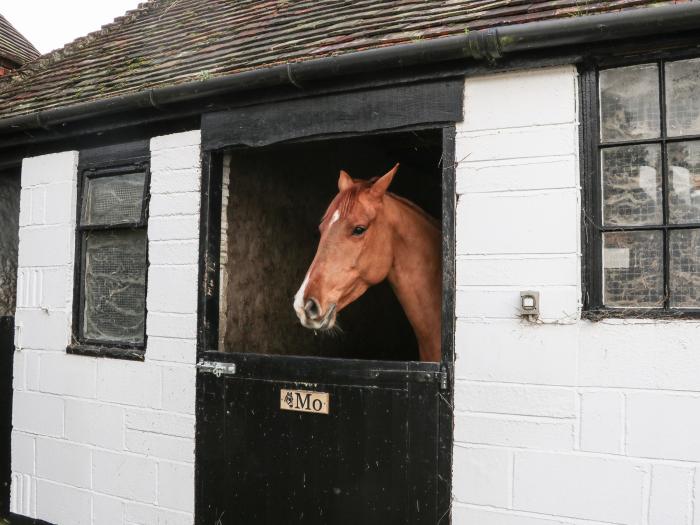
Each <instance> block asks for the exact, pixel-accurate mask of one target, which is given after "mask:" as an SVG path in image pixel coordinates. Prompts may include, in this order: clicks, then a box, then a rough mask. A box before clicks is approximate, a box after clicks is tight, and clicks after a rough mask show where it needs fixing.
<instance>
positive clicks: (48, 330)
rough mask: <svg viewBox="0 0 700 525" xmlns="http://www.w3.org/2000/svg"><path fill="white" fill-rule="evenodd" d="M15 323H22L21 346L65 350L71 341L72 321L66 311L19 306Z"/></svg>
mask: <svg viewBox="0 0 700 525" xmlns="http://www.w3.org/2000/svg"><path fill="white" fill-rule="evenodd" d="M15 323H16V324H18V325H21V328H20V342H21V348H33V349H37V350H61V351H65V349H66V346H67V345H68V343H70V324H69V323H70V321H69V319H68V316H67V315H66V314H65V312H61V311H56V310H49V311H45V310H34V309H32V310H27V309H24V308H18V309H17V311H16V312H15Z"/></svg>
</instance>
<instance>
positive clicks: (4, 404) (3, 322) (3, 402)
mask: <svg viewBox="0 0 700 525" xmlns="http://www.w3.org/2000/svg"><path fill="white" fill-rule="evenodd" d="M14 349H15V347H14V317H0V516H6V515H7V514H8V513H9V512H10V434H11V432H12V357H13V354H14Z"/></svg>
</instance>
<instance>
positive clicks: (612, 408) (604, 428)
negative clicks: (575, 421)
mask: <svg viewBox="0 0 700 525" xmlns="http://www.w3.org/2000/svg"><path fill="white" fill-rule="evenodd" d="M624 413H625V397H624V394H622V393H620V392H614V391H612V392H611V391H608V392H584V393H582V394H581V450H587V451H590V452H607V453H610V454H622V453H624V436H625V416H624Z"/></svg>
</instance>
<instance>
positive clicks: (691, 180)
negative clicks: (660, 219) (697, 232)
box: [668, 141, 700, 224]
mask: <svg viewBox="0 0 700 525" xmlns="http://www.w3.org/2000/svg"><path fill="white" fill-rule="evenodd" d="M668 168H669V181H668V191H669V215H670V220H671V222H672V223H674V224H683V223H700V142H699V141H692V142H675V143H674V142H672V143H670V144H669V145H668Z"/></svg>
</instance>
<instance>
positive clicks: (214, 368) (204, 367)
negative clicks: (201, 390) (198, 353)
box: [197, 361, 236, 377]
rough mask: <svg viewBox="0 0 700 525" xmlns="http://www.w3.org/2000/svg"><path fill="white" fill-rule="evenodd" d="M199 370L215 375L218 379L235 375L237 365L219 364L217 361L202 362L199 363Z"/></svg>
mask: <svg viewBox="0 0 700 525" xmlns="http://www.w3.org/2000/svg"><path fill="white" fill-rule="evenodd" d="M197 370H200V371H202V372H206V373H209V374H214V375H215V376H216V377H221V376H222V375H234V374H235V373H236V365H235V363H217V362H215V361H200V362H199V363H197Z"/></svg>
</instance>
